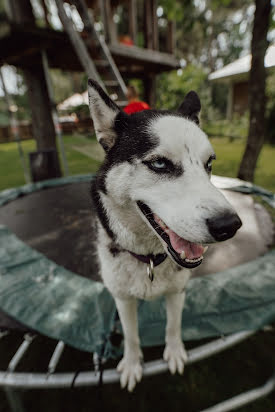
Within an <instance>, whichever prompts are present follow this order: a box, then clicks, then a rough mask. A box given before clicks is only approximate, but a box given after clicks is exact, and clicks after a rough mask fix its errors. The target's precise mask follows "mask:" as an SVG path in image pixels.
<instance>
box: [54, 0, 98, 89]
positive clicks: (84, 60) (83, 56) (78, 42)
mask: <svg viewBox="0 0 275 412" xmlns="http://www.w3.org/2000/svg"><path fill="white" fill-rule="evenodd" d="M55 2H56V5H57V9H58V15H59V17H60V20H61V22H62V24H63V27H64V29H65V30H66V32H67V34H68V36H69V38H70V40H71V43H72V45H73V47H74V51H75V53H76V54H77V56H78V58H79V60H80V62H81V64H82V66H83V69H84V70H85V72H86V74H87V76H88V77H92V78H93V79H95V80H96V81H97V82H98V83H99V84H100V85H101V86H102V88H103V89H105V87H104V84H103V83H102V81H101V79H100V77H99V75H98V72H97V69H96V67H95V65H94V63H93V61H92V59H91V57H90V55H89V53H88V51H87V49H86V46H85V44H84V42H83V40H82V39H81V37H80V35H79V34H78V32H77V31H76V30H75V29H74V27H73V24H72V21H71V20H70V19H69V18H68V17H67V15H66V12H65V10H64V7H63V1H62V0H55Z"/></svg>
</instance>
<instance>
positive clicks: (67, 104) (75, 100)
mask: <svg viewBox="0 0 275 412" xmlns="http://www.w3.org/2000/svg"><path fill="white" fill-rule="evenodd" d="M81 104H88V91H87V90H86V91H85V92H84V93H82V94H80V93H75V94H73V95H72V96H70V97H68V99H66V100H64V101H63V102H62V103H59V104H58V106H57V108H58V110H67V109H71V108H73V107H76V106H80V105H81Z"/></svg>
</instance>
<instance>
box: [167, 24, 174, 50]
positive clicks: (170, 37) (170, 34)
mask: <svg viewBox="0 0 275 412" xmlns="http://www.w3.org/2000/svg"><path fill="white" fill-rule="evenodd" d="M175 26H176V24H175V22H174V21H168V26H167V43H166V47H167V50H166V51H167V53H171V54H173V53H174V52H175V46H176V45H175V29H176V27H175Z"/></svg>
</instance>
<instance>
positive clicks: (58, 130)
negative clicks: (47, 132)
mask: <svg viewBox="0 0 275 412" xmlns="http://www.w3.org/2000/svg"><path fill="white" fill-rule="evenodd" d="M42 63H43V69H44V73H45V78H46V83H47V88H48V94H49V98H50V101H51V107H52V118H53V123H54V128H55V133H56V135H57V139H58V145H59V149H60V153H61V160H62V165H63V170H64V174H65V176H68V175H69V168H68V162H67V158H66V153H65V148H64V142H63V136H62V131H61V126H60V123H59V119H58V114H57V110H56V105H55V102H54V94H53V86H52V82H51V77H50V71H49V64H48V59H47V54H46V52H45V50H42Z"/></svg>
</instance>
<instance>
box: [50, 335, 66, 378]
mask: <svg viewBox="0 0 275 412" xmlns="http://www.w3.org/2000/svg"><path fill="white" fill-rule="evenodd" d="M64 349H65V343H64V342H62V341H61V340H60V341H59V342H58V344H57V345H56V347H55V349H54V352H53V354H52V357H51V359H50V362H49V365H48V373H47V378H48V377H49V376H50V375H51V374H52V373H54V371H55V369H56V367H57V364H58V362H59V360H60V358H61V356H62V353H63V351H64Z"/></svg>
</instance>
